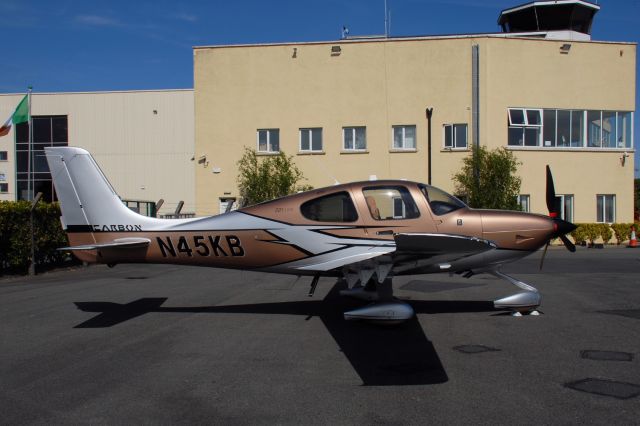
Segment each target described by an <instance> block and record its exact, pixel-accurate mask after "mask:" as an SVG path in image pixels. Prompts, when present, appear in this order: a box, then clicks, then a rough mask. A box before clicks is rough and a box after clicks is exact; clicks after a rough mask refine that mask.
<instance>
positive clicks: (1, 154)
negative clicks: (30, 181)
mask: <svg viewBox="0 0 640 426" xmlns="http://www.w3.org/2000/svg"><path fill="white" fill-rule="evenodd" d="M8 159H9V155H8V154H7V151H0V161H7V160H8Z"/></svg>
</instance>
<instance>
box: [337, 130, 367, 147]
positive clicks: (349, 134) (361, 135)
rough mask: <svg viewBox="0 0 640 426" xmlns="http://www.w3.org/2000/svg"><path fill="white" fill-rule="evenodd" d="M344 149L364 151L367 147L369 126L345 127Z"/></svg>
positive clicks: (343, 134)
mask: <svg viewBox="0 0 640 426" xmlns="http://www.w3.org/2000/svg"><path fill="white" fill-rule="evenodd" d="M342 149H344V150H345V151H364V150H365V149H367V128H366V127H344V128H343V129H342Z"/></svg>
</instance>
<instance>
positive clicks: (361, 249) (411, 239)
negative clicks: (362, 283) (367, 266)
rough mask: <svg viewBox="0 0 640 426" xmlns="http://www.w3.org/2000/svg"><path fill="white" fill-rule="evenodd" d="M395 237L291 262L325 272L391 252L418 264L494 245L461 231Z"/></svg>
mask: <svg viewBox="0 0 640 426" xmlns="http://www.w3.org/2000/svg"><path fill="white" fill-rule="evenodd" d="M394 239H395V243H394V242H392V241H387V242H381V243H380V244H379V245H372V246H369V245H361V246H357V245H350V246H345V247H343V248H341V249H340V250H339V251H335V250H332V251H328V252H325V253H321V254H319V255H316V256H312V257H309V258H306V259H303V260H301V261H297V262H293V263H291V264H290V266H293V267H297V268H298V269H300V270H306V271H318V272H320V271H323V272H326V271H330V270H332V269H337V268H341V267H343V266H348V265H354V264H357V263H360V262H366V261H368V260H370V259H371V260H372V259H375V258H377V257H380V256H383V255H390V256H392V258H393V263H394V264H403V263H412V262H413V263H415V262H416V261H420V266H425V265H429V264H442V265H445V264H448V263H449V262H454V261H456V260H459V259H462V258H465V257H468V256H471V255H474V254H478V253H482V252H485V251H488V250H492V249H495V248H496V245H495V244H494V243H493V242H491V241H488V240H483V239H481V238H475V237H467V236H463V235H451V234H418V233H401V234H396V235H395V236H394ZM337 253H339V255H336V254H337ZM416 266H417V265H416ZM442 269H445V268H442Z"/></svg>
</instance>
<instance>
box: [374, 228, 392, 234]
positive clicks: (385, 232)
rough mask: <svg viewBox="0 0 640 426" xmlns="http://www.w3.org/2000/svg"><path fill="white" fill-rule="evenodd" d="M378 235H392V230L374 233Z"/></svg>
mask: <svg viewBox="0 0 640 426" xmlns="http://www.w3.org/2000/svg"><path fill="white" fill-rule="evenodd" d="M376 234H378V235H393V229H385V230H384V231H378V232H376Z"/></svg>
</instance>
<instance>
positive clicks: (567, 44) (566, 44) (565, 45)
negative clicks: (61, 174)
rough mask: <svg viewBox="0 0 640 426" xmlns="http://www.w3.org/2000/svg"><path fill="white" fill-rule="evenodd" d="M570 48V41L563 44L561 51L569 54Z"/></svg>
mask: <svg viewBox="0 0 640 426" xmlns="http://www.w3.org/2000/svg"><path fill="white" fill-rule="evenodd" d="M570 50H571V45H570V44H569V43H565V44H563V45H562V46H560V53H562V54H564V55H566V54H568V53H569V51H570Z"/></svg>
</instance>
